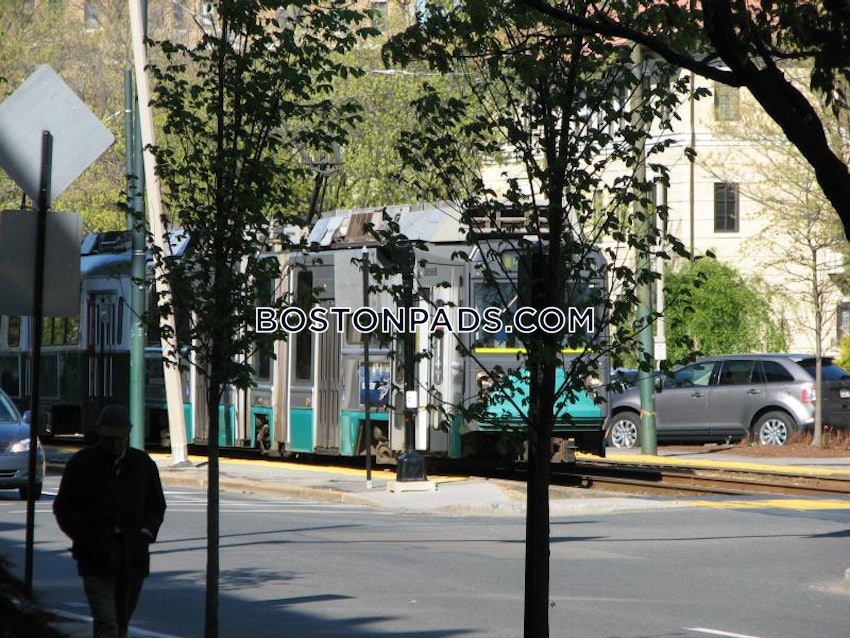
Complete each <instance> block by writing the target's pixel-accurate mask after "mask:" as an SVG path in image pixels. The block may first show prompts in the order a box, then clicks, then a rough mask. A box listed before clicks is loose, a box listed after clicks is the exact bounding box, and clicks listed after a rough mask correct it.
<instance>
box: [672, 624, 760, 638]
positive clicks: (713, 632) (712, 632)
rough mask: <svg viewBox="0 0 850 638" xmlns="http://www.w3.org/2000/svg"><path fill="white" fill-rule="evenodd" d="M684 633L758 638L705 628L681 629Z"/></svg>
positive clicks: (756, 637)
mask: <svg viewBox="0 0 850 638" xmlns="http://www.w3.org/2000/svg"><path fill="white" fill-rule="evenodd" d="M682 629H684V630H685V631H695V632H697V633H700V634H710V635H712V636H726V637H727V638H759V637H758V636H751V635H749V634H736V633H733V632H731V631H720V630H719V629H706V628H705V627H682Z"/></svg>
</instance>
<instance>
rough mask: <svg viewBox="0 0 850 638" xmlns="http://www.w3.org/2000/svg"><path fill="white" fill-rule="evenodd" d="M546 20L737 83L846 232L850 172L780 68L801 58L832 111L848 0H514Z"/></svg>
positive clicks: (842, 62)
mask: <svg viewBox="0 0 850 638" xmlns="http://www.w3.org/2000/svg"><path fill="white" fill-rule="evenodd" d="M516 2H517V3H518V4H520V5H522V6H525V7H531V8H534V9H535V10H536V11H538V12H539V15H541V16H546V17H547V19H548V20H552V21H554V23H555V24H569V25H572V26H574V27H576V28H582V29H586V30H587V31H589V32H591V33H595V34H599V35H601V36H603V37H609V38H623V39H626V40H629V41H631V42H635V43H637V44H640V45H641V46H643V47H646V48H647V49H648V50H650V51H652V52H653V53H654V54H655V55H656V56H658V57H659V58H661V59H663V60H666V61H667V62H669V63H671V64H674V65H676V66H678V67H680V68H682V69H687V70H689V71H692V72H693V73H695V74H697V75H700V76H702V77H705V78H708V79H711V80H715V81H717V82H720V83H721V84H726V85H729V86H736V87H744V88H747V89H748V90H749V91H750V93H751V94H752V95H753V97H754V98H755V100H756V101H757V102H758V103H759V105H760V106H761V108H762V109H764V112H765V113H766V114H767V115H768V116H769V117H770V118H771V119H773V120H774V121H775V122H776V124H777V125H778V126H779V128H780V129H781V130H782V132H783V134H784V135H785V137H786V138H787V139H788V141H789V142H791V144H793V145H794V146H795V147H796V148H797V150H798V151H799V152H800V153H801V154H802V156H803V157H804V158H805V159H806V161H807V162H808V163H809V164H811V166H812V168H813V169H814V172H815V175H816V177H817V181H818V184H819V185H820V187H821V189H822V190H823V192H824V194H825V196H826V198H827V199H828V200H829V201H830V203H831V204H832V206H833V207H834V209H835V211H836V212H837V213H838V216H839V218H840V219H841V222H842V225H843V227H844V233H845V235H846V236H848V237H850V171H848V167H847V163H846V161H844V160H843V159H842V157H841V154H840V151H839V149H836V148H835V147H834V146H833V144H832V143H831V140H830V139H829V136H828V135H827V133H826V130H825V127H824V123H823V121H822V119H821V117H820V115H819V113H818V109H817V108H816V106H817V104H816V102H815V101H814V100H815V98H812V97H810V96H808V95H806V93H805V92H804V91H803V90H801V89H802V87H800V86H798V85H795V83H794V82H793V80H792V79H791V78H789V77H788V76H787V75H786V73H785V72H784V68H785V67H786V65H788V64H789V63H795V62H796V63H800V62H809V63H810V69H811V74H810V76H809V87H810V88H811V89H813V90H814V91H815V92H816V93H817V94H818V95H819V96H821V99H823V100H824V101H825V102H826V103H828V104H830V105H832V107H833V109H834V111H836V112H838V111H841V110H843V109H846V107H847V99H848V95H847V93H846V90H847V83H848V81H850V3H848V2H847V1H846V0H774V1H771V2H743V1H740V2H732V1H730V0H690V1H689V2H684V1H678V0H669V1H666V2H658V1H657V0H624V1H622V2H600V3H575V2H570V1H561V0H554V1H549V0H516Z"/></svg>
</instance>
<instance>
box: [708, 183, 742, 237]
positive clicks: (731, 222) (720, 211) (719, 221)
mask: <svg viewBox="0 0 850 638" xmlns="http://www.w3.org/2000/svg"><path fill="white" fill-rule="evenodd" d="M738 218H739V215H738V185H737V184H733V183H731V182H716V183H715V184H714V232H715V233H737V232H738Z"/></svg>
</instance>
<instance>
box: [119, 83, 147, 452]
mask: <svg viewBox="0 0 850 638" xmlns="http://www.w3.org/2000/svg"><path fill="white" fill-rule="evenodd" d="M135 104H136V100H135V99H134V95H133V74H132V71H131V70H129V69H128V70H126V71H124V112H125V117H126V121H125V123H124V131H125V136H126V147H127V151H126V156H127V203H128V206H129V213H128V215H127V219H128V225H129V229H130V233H131V236H132V242H133V243H132V261H131V270H130V421H131V422H132V423H133V424H134V425H135V427H134V428H133V429H132V430H130V445H131V446H133V447H134V448H136V449H139V450H144V449H145V325H144V321H143V317H144V313H145V283H146V281H145V216H144V210H145V208H144V206H145V201H144V198H145V187H144V177H143V170H144V169H143V166H142V148H141V135H140V134H139V119H138V118H137V117H134V116H133V111H134V105H135ZM135 108H138V107H137V106H136V107H135Z"/></svg>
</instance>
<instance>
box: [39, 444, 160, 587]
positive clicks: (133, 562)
mask: <svg viewBox="0 0 850 638" xmlns="http://www.w3.org/2000/svg"><path fill="white" fill-rule="evenodd" d="M53 513H54V514H55V515H56V521H57V523H58V524H59V527H60V528H61V529H62V531H63V532H65V534H67V535H68V536H69V537H70V539H71V541H72V542H73V544H72V547H71V553H72V555H73V556H74V558H75V559H76V560H77V570H78V572H79V574H80V576H98V575H108V574H110V573H113V571H114V570H115V568H116V566H115V565H112V564H111V562H112V561H111V559H110V552H109V551H107V548H108V547H110V546H112V543H110V542H108V541H109V540H110V538H109V536H110V535H113V536H114V535H116V534H117V533H120V534H121V536H122V538H123V539H124V540H125V542H126V548H127V564H126V568H127V569H128V570H129V571H130V572H131V573H134V574H136V575H137V576H147V575H148V573H149V571H150V553H149V551H148V545H149V544H150V543H151V542H153V541H154V540H156V536H157V533H158V532H159V526H160V525H161V524H162V520H163V517H164V516H165V497H164V496H163V493H162V484H161V483H160V480H159V471H158V469H157V467H156V463H154V461H153V459H151V458H150V457H149V456H148V455H147V454H146V453H145V452H143V451H141V450H137V449H135V448H128V449H127V451H126V453H125V455H124V456H123V458H122V459H121V460H120V462H119V463H118V471H117V472H116V464H115V461H114V459H113V458H112V457H111V456H110V455H109V453H108V452H107V451H106V450H105V449H103V448H102V447H100V446H98V445H95V446H93V447H90V448H86V449H83V450H80V451H79V452H77V453H76V454H74V456H72V457H71V459H70V460H69V461H68V464H67V465H66V466H65V472H64V473H63V475H62V480H61V482H60V484H59V493H58V494H57V496H56V500H55V501H54V502H53ZM142 530H147V531H148V532H149V535H148V534H147V533H145V532H143V531H142Z"/></svg>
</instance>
